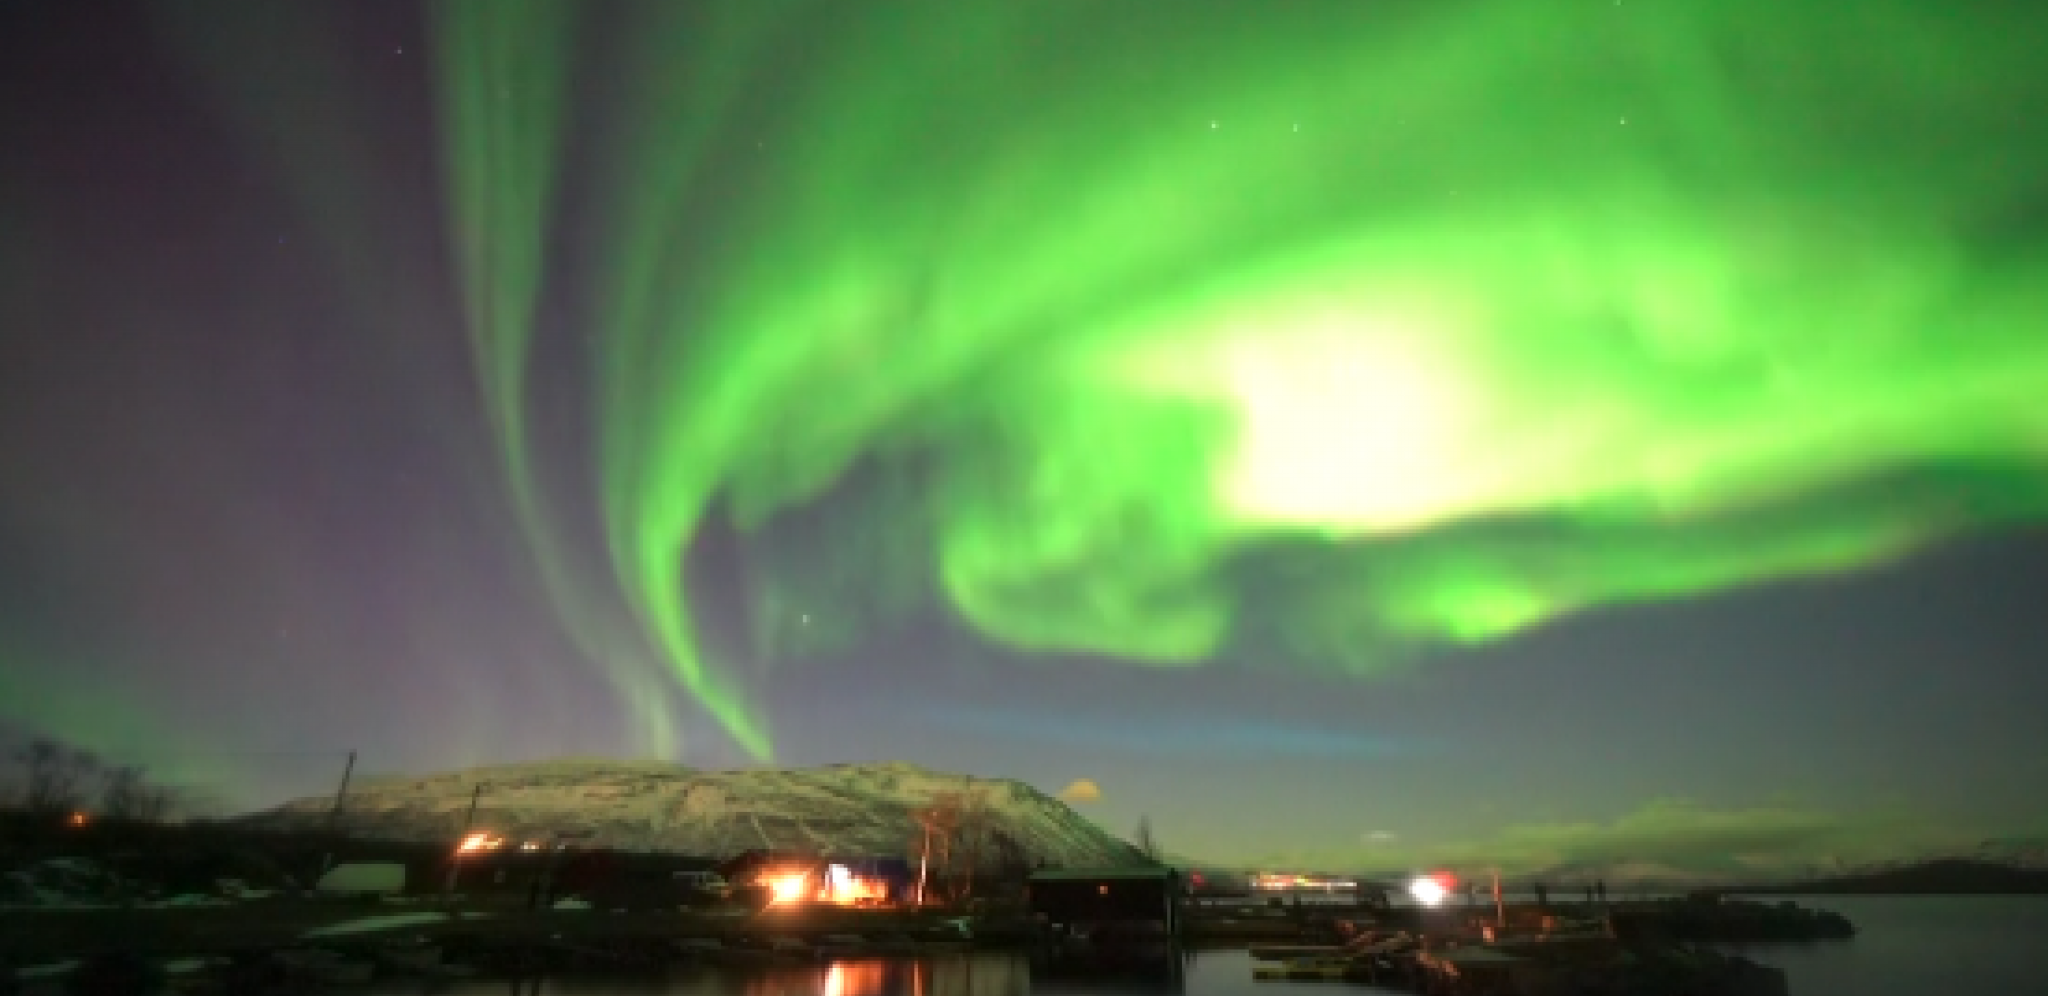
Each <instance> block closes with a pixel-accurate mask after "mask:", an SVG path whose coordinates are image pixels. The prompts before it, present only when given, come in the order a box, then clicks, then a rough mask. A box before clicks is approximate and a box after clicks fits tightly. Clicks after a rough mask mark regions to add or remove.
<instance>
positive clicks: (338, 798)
mask: <svg viewBox="0 0 2048 996" xmlns="http://www.w3.org/2000/svg"><path fill="white" fill-rule="evenodd" d="M355 773H356V752H355V751H349V752H348V763H347V764H345V765H342V768H341V785H340V786H338V787H337V788H335V790H334V808H332V809H329V810H328V811H327V846H328V847H329V850H328V852H327V853H326V854H323V855H321V856H320V871H319V874H316V875H314V876H313V880H314V882H315V884H318V882H319V880H320V876H321V875H325V874H327V869H329V868H332V867H334V851H333V850H332V848H333V847H334V838H335V837H336V836H339V835H340V833H341V807H342V804H343V803H344V802H346V801H347V800H348V780H349V779H350V778H351V777H353V776H354V775H355Z"/></svg>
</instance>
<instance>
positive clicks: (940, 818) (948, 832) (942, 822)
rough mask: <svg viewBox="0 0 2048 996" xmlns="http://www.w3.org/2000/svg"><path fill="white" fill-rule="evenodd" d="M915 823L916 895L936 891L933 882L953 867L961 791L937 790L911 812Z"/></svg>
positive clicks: (941, 878) (943, 876)
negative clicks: (913, 812) (925, 802)
mask: <svg viewBox="0 0 2048 996" xmlns="http://www.w3.org/2000/svg"><path fill="white" fill-rule="evenodd" d="M914 816H915V818H916V820H917V825H918V841H917V854H918V898H919V900H920V901H922V900H923V899H924V897H925V896H927V895H930V894H931V893H932V892H934V891H936V890H934V889H933V888H932V885H933V884H934V883H937V882H941V881H944V879H945V875H946V872H947V871H948V870H949V869H950V868H951V867H952V860H953V831H954V829H955V828H957V827H958V826H959V825H960V794H959V793H958V792H939V793H936V794H934V795H933V796H932V799H931V803H930V804H929V805H927V806H925V807H924V808H923V809H920V810H918V811H917V812H916V813H915V814H914Z"/></svg>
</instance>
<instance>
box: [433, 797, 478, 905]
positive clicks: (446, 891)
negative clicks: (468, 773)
mask: <svg viewBox="0 0 2048 996" xmlns="http://www.w3.org/2000/svg"><path fill="white" fill-rule="evenodd" d="M483 795H484V783H482V782H478V783H476V787H475V788H472V789H470V790H469V812H468V813H467V814H465V815H464V816H463V817H462V835H461V836H460V837H457V838H456V841H455V853H454V854H452V855H449V857H448V884H447V885H446V886H444V887H443V888H442V889H441V894H442V895H443V896H453V895H454V894H455V876H456V874H457V873H458V872H460V871H461V870H462V847H463V845H465V844H467V843H469V828H470V827H472V826H475V825H476V803H477V800H478V799H481V798H483Z"/></svg>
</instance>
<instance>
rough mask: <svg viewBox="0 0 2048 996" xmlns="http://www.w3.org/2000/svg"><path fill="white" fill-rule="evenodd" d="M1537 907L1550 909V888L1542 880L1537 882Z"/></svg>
mask: <svg viewBox="0 0 2048 996" xmlns="http://www.w3.org/2000/svg"><path fill="white" fill-rule="evenodd" d="M1536 908H1537V909H1539V910H1548V909H1550V888H1549V887H1548V886H1546V885H1544V884H1543V883H1541V882H1538V883H1536Z"/></svg>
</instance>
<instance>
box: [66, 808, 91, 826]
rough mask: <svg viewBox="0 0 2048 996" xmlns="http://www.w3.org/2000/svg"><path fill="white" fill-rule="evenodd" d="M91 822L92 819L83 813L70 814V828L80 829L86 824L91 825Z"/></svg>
mask: <svg viewBox="0 0 2048 996" xmlns="http://www.w3.org/2000/svg"><path fill="white" fill-rule="evenodd" d="M91 822H92V817H90V816H87V815H85V813H84V812H83V811H79V812H75V813H72V814H71V820H70V823H71V825H72V826H74V827H82V826H84V825H86V824H88V823H91Z"/></svg>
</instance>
